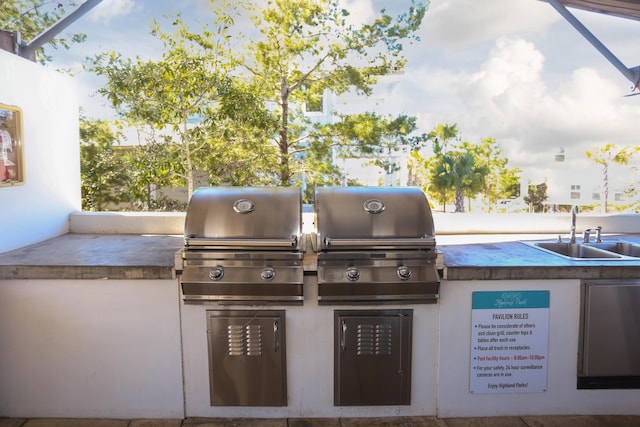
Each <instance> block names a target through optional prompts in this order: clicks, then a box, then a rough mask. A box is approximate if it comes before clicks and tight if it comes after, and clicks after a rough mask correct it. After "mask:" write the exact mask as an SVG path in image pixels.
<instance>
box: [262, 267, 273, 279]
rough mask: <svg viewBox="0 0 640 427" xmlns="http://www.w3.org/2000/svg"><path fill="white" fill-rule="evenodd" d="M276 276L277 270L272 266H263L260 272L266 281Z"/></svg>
mask: <svg viewBox="0 0 640 427" xmlns="http://www.w3.org/2000/svg"><path fill="white" fill-rule="evenodd" d="M275 277H276V271H275V270H274V269H273V268H271V267H266V268H263V269H262V271H261V272H260V278H261V279H262V280H265V281H267V282H268V281H270V280H273V279H274V278H275Z"/></svg>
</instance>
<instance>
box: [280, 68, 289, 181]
mask: <svg viewBox="0 0 640 427" xmlns="http://www.w3.org/2000/svg"><path fill="white" fill-rule="evenodd" d="M280 107H281V109H282V110H281V116H280V120H281V125H282V126H281V128H280V140H279V141H278V148H279V149H280V173H279V175H280V185H282V186H285V187H286V186H289V185H290V184H291V182H290V181H291V170H290V165H289V88H288V87H287V82H286V80H283V81H282V86H281V91H280Z"/></svg>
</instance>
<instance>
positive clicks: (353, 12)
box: [340, 0, 375, 27]
mask: <svg viewBox="0 0 640 427" xmlns="http://www.w3.org/2000/svg"><path fill="white" fill-rule="evenodd" d="M340 6H341V7H343V8H344V9H346V10H348V11H349V16H348V17H347V22H348V23H349V24H351V25H353V26H355V27H359V26H361V25H362V24H364V23H365V22H370V21H372V20H373V18H374V17H375V11H374V9H373V4H372V3H371V0H340Z"/></svg>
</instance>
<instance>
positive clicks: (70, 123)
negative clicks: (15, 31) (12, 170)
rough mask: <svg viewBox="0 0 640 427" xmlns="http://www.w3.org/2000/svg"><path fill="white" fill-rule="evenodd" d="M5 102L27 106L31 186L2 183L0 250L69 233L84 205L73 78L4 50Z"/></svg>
mask: <svg viewBox="0 0 640 427" xmlns="http://www.w3.org/2000/svg"><path fill="white" fill-rule="evenodd" d="M0 103H2V104H6V105H11V106H17V107H20V108H21V109H22V113H23V117H22V121H23V131H24V133H23V144H24V166H25V184H24V185H21V186H14V187H0V252H5V251H8V250H11V249H15V248H18V247H21V246H25V245H28V244H31V243H35V242H38V241H41V240H45V239H48V238H50V237H53V236H56V235H59V234H63V233H66V232H67V231H68V229H69V219H68V218H69V214H70V213H71V212H73V211H77V210H80V209H81V195H80V146H79V135H78V101H77V97H76V90H75V85H74V84H73V80H72V79H71V78H70V77H68V76H65V75H62V74H61V73H59V72H57V71H55V70H52V69H48V68H46V67H43V66H42V65H40V64H36V63H33V62H31V61H28V60H25V59H23V58H20V57H18V56H16V55H13V54H11V53H8V52H6V51H3V50H0Z"/></svg>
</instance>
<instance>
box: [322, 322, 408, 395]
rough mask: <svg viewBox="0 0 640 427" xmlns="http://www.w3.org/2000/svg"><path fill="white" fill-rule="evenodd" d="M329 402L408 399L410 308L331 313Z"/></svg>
mask: <svg viewBox="0 0 640 427" xmlns="http://www.w3.org/2000/svg"><path fill="white" fill-rule="evenodd" d="M334 321H335V332H334V340H335V349H334V404H335V405H336V406H366V405H409V404H410V403H411V339H412V321H413V311H412V310H339V311H336V312H335V317H334Z"/></svg>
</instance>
